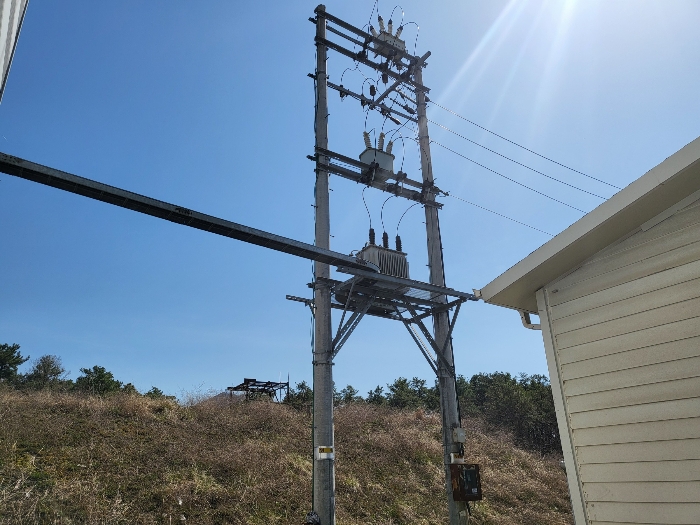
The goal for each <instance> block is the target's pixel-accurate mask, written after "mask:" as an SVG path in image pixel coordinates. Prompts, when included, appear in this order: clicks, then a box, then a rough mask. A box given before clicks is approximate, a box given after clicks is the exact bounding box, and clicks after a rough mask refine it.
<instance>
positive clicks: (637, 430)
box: [573, 418, 700, 446]
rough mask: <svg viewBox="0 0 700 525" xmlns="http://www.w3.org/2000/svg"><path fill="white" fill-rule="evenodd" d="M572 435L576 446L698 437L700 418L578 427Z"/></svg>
mask: <svg viewBox="0 0 700 525" xmlns="http://www.w3.org/2000/svg"><path fill="white" fill-rule="evenodd" d="M573 436H574V443H575V444H576V446H585V445H606V444H612V443H638V442H642V441H668V440H671V439H678V436H682V437H683V438H700V418H687V419H671V420H667V421H646V422H644V423H628V424H626V425H611V426H606V427H589V428H579V429H576V430H574V432H573Z"/></svg>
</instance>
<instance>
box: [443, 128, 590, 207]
mask: <svg viewBox="0 0 700 525" xmlns="http://www.w3.org/2000/svg"><path fill="white" fill-rule="evenodd" d="M430 142H432V143H434V144H437V145H438V146H440V147H442V148H445V149H446V150H447V151H451V152H452V153H454V154H455V155H458V156H460V157H462V158H463V159H465V160H468V161H469V162H473V163H474V164H476V165H477V166H480V167H482V168H484V169H485V170H488V171H490V172H491V173H495V174H496V175H498V176H499V177H503V178H504V179H506V180H509V181H511V182H514V183H515V184H517V185H518V186H522V187H523V188H527V189H528V190H530V191H534V192H535V193H537V194H539V195H542V196H543V197H546V198H548V199H550V200H553V201H554V202H558V203H559V204H563V205H564V206H568V207H569V208H571V209H574V210H576V211H580V212H581V213H586V212H585V211H584V210H581V209H579V208H577V207H576V206H572V205H571V204H567V203H566V202H564V201H560V200H559V199H555V198H554V197H550V196H549V195H547V194H546V193H542V192H541V191H538V190H536V189H535V188H531V187H530V186H527V185H526V184H523V183H522V182H518V181H517V180H515V179H511V178H510V177H507V176H505V175H503V174H502V173H499V172H497V171H496V170H492V169H491V168H489V167H487V166H484V165H483V164H480V163H478V162H477V161H475V160H473V159H470V158H469V157H467V156H465V155H462V154H461V153H459V152H457V151H455V150H453V149H451V148H448V147H447V146H445V145H444V144H440V143H439V142H437V141H435V140H432V139H431V140H430Z"/></svg>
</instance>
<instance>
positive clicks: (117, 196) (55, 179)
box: [0, 153, 374, 272]
mask: <svg viewBox="0 0 700 525" xmlns="http://www.w3.org/2000/svg"><path fill="white" fill-rule="evenodd" d="M0 172H2V173H6V174H7V175H12V176H15V177H18V178H20V179H25V180H30V181H33V182H38V183H39V184H44V185H46V186H51V187H53V188H58V189H60V190H64V191H68V192H70V193H75V194H77V195H82V196H84V197H89V198H91V199H95V200H98V201H102V202H106V203H108V204H113V205H114V206H119V207H121V208H127V209H129V210H133V211H137V212H139V213H144V214H146V215H150V216H152V217H158V218H159V219H164V220H166V221H170V222H174V223H177V224H182V225H184V226H189V227H190V228H197V229H198V230H204V231H207V232H210V233H215V234H216V235H222V236H224V237H229V238H230V239H236V240H239V241H243V242H247V243H250V244H257V245H258V246H262V247H264V248H269V249H271V250H276V251H278V252H284V253H289V254H291V255H296V256H297V257H303V258H304V259H311V260H312V261H319V262H322V263H324V264H326V265H329V264H330V265H333V266H342V267H345V266H348V267H350V268H354V269H356V270H368V271H370V272H371V271H374V268H373V267H372V266H370V265H368V264H367V263H366V262H365V261H363V260H361V259H358V258H356V257H350V256H348V255H345V254H342V253H338V252H333V251H330V250H328V249H325V248H321V247H318V246H314V245H313V244H307V243H305V242H300V241H295V240H294V239H290V238H288V237H282V236H281V235H275V234H274V233H268V232H266V231H263V230H258V229H256V228H251V227H250V226H244V225H243V224H238V223H236V222H231V221H227V220H225V219H219V218H218V217H213V216H211V215H207V214H205V213H200V212H198V211H194V210H190V209H189V208H185V207H183V206H178V205H177V204H171V203H169V202H163V201H160V200H157V199H152V198H151V197H146V196H144V195H139V194H138V193H134V192H131V191H127V190H123V189H121V188H116V187H114V186H110V185H109V184H103V183H102V182H97V181H95V180H91V179H86V178H85V177H79V176H78V175H73V174H71V173H66V172H65V171H60V170H57V169H54V168H49V167H48V166H42V165H41V164H36V163H35V162H30V161H28V160H25V159H20V158H19V157H13V156H12V155H7V154H5V153H0ZM326 246H327V245H326Z"/></svg>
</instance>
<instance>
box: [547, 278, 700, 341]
mask: <svg viewBox="0 0 700 525" xmlns="http://www.w3.org/2000/svg"><path fill="white" fill-rule="evenodd" d="M696 297H700V279H694V280H692V281H688V282H683V283H679V284H676V285H674V286H668V287H666V288H662V289H661V290H656V291H654V292H653V293H652V292H648V293H645V294H643V295H637V296H635V297H630V298H628V299H624V300H622V301H617V302H615V303H612V304H608V305H605V306H599V307H597V308H594V309H592V310H587V311H585V312H584V313H583V314H579V315H570V316H568V317H564V318H563V319H561V320H559V321H555V322H554V323H552V324H553V326H554V329H555V330H556V332H557V333H558V334H564V333H567V332H571V331H573V330H579V329H581V328H586V327H591V326H599V325H600V324H603V323H606V322H610V321H611V320H614V319H621V318H628V316H631V315H634V314H638V313H641V312H646V311H649V310H654V309H656V308H661V307H663V306H668V305H672V304H677V303H681V302H683V301H686V300H688V299H694V298H696Z"/></svg>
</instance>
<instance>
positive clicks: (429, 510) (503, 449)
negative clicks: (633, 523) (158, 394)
mask: <svg viewBox="0 0 700 525" xmlns="http://www.w3.org/2000/svg"><path fill="white" fill-rule="evenodd" d="M0 422H1V423H0V524H10V523H12V524H15V523H61V524H68V523H104V524H112V523H144V524H151V523H154V524H155V523H168V524H170V523H173V522H185V521H186V522H190V523H198V524H199V523H202V524H209V523H212V524H213V523H217V524H218V523H221V524H223V523H231V524H260V525H262V524H265V525H269V524H300V523H303V516H304V515H305V514H306V512H307V511H308V510H310V507H311V460H310V450H311V443H310V425H311V417H310V416H309V415H308V414H307V413H305V412H303V411H297V410H294V409H292V408H290V407H288V406H285V405H278V404H273V403H266V402H249V403H220V402H219V403H212V402H209V403H200V404H198V405H195V406H191V407H183V406H180V405H178V404H176V403H175V402H174V401H170V400H166V399H162V400H153V399H148V398H145V397H141V396H135V395H118V396H113V397H108V398H105V399H103V398H99V397H88V396H83V395H76V394H58V393H50V392H28V393H27V392H18V391H13V390H0ZM439 423H440V421H439V419H438V418H437V417H436V416H434V415H430V414H426V413H425V412H424V411H422V410H418V411H415V410H412V411H398V410H390V409H386V408H377V407H371V406H368V405H366V404H360V403H358V404H352V405H349V406H346V407H343V408H340V409H338V410H337V412H336V450H337V514H338V524H339V525H351V524H357V525H359V524H396V525H398V524H406V525H409V524H410V525H413V524H444V523H446V511H445V507H446V505H445V501H444V499H445V498H444V492H443V481H442V469H441V466H440V465H441V461H442V455H441V444H440V427H439ZM469 426H470V427H472V430H471V431H470V433H469V453H468V457H469V459H470V460H472V461H475V462H479V463H481V465H482V472H483V480H482V481H483V487H484V494H485V499H484V501H482V502H477V503H476V504H474V505H473V518H472V521H471V523H473V524H487V523H489V524H491V523H493V524H517V523H523V524H525V523H527V524H529V525H533V524H566V523H572V519H571V514H570V507H569V500H568V492H567V486H566V481H565V477H564V473H563V471H562V470H561V468H560V467H559V463H558V460H557V459H547V458H545V459H543V458H540V457H538V456H536V455H533V454H531V453H529V452H525V451H522V450H519V449H517V448H515V447H514V446H513V445H512V444H511V443H510V442H509V440H508V439H507V438H505V437H504V436H495V435H489V434H487V433H485V432H483V431H481V430H478V428H477V427H478V422H477V421H472V422H470V425H469Z"/></svg>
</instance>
